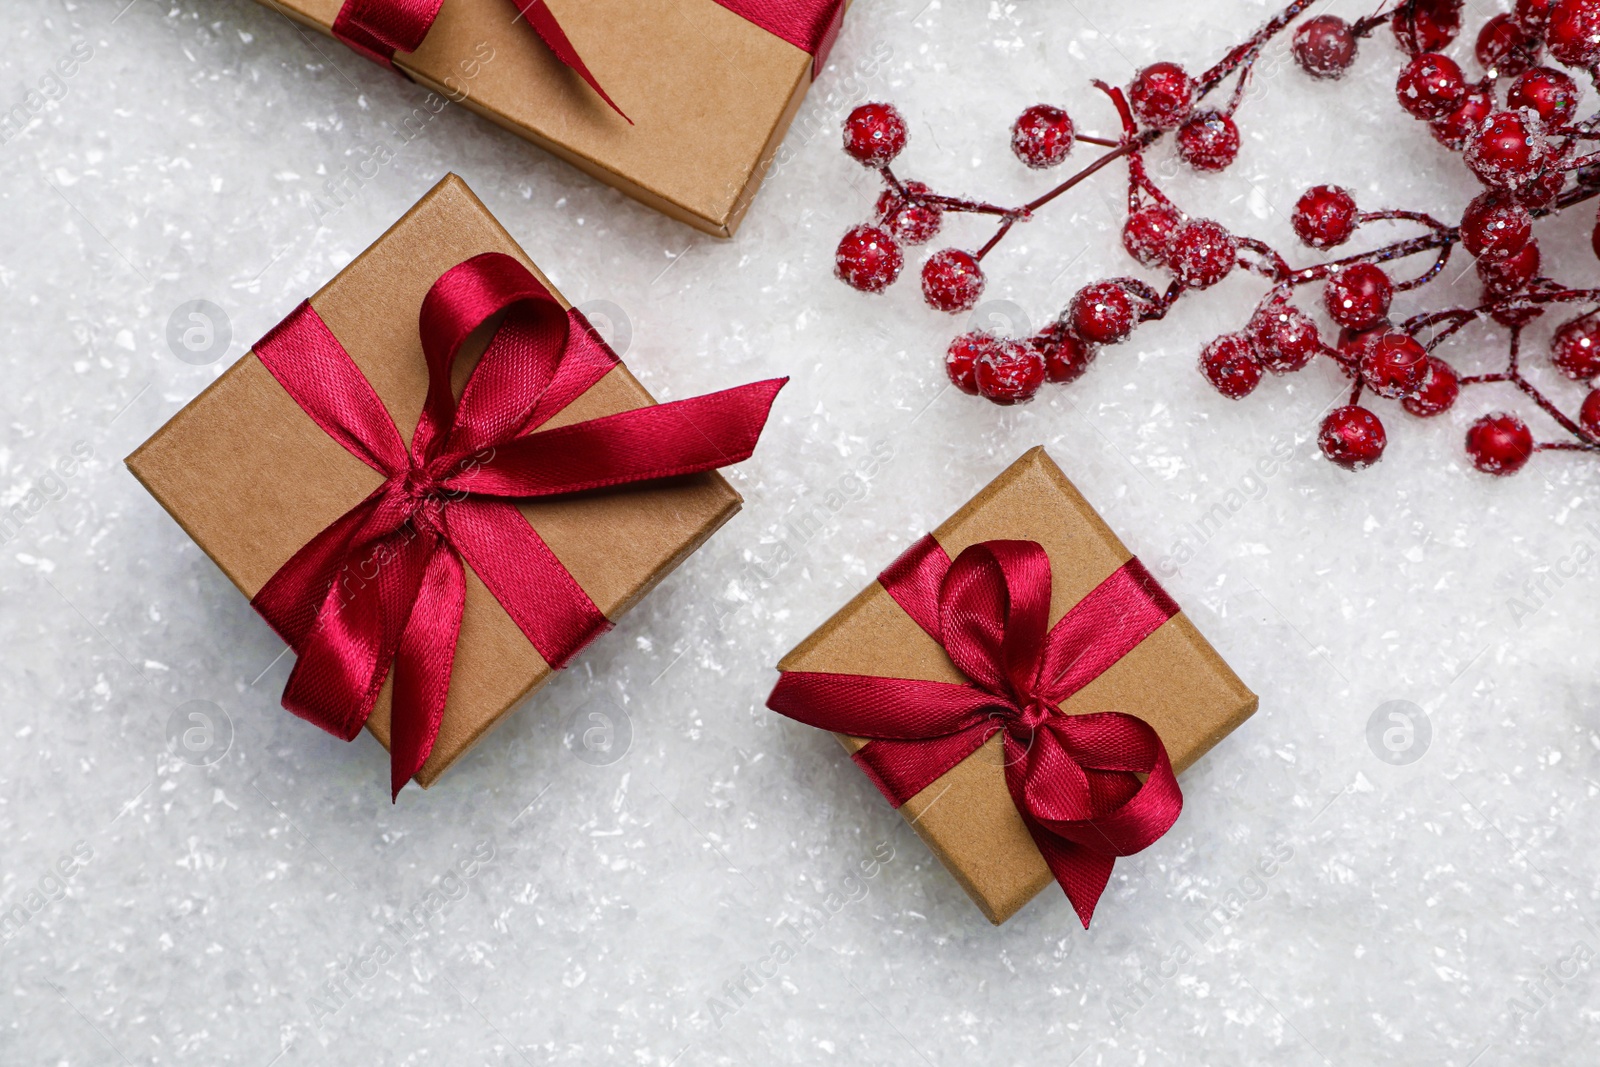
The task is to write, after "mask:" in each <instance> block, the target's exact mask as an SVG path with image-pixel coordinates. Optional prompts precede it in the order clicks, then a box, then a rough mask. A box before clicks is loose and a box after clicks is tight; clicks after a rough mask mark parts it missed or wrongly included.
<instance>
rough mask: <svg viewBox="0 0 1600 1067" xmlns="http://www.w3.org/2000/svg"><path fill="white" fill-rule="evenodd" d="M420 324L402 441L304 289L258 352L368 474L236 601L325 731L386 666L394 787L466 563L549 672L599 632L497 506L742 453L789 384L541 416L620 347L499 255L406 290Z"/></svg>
mask: <svg viewBox="0 0 1600 1067" xmlns="http://www.w3.org/2000/svg"><path fill="white" fill-rule="evenodd" d="M497 318H498V319H499V321H498V324H496V323H495V321H494V320H496V319H497ZM491 326H493V333H492V336H491V339H490V341H489V344H488V346H487V348H485V349H484V351H483V354H482V356H481V357H480V358H479V360H478V363H477V365H476V366H475V367H474V368H473V371H472V374H471V376H470V377H469V378H468V379H467V383H466V387H465V388H464V389H463V390H462V392H461V396H460V398H459V400H458V399H457V397H456V395H455V393H454V391H453V389H452V386H451V371H452V368H453V367H454V366H455V364H456V362H457V360H458V359H460V358H461V357H462V354H463V350H464V349H465V348H466V347H467V342H468V340H469V339H470V338H472V337H473V336H474V335H475V334H478V333H479V331H480V329H483V330H487V329H488V328H489V327H491ZM418 330H419V333H420V335H421V339H422V349H423V353H424V356H425V357H426V361H427V366H428V393H427V398H426V400H425V402H424V404H423V408H422V414H421V416H420V417H419V419H418V420H417V427H416V430H415V431H414V432H413V434H412V438H411V444H410V447H409V448H407V446H406V444H405V443H404V441H403V440H402V439H401V437H400V432H399V430H398V429H397V428H396V426H395V424H394V421H393V419H391V418H390V416H389V411H388V409H387V408H386V407H385V406H384V404H383V401H382V400H381V399H380V398H379V397H378V395H377V393H376V392H374V391H373V388H372V385H371V384H370V383H369V382H368V381H367V379H366V377H365V376H363V375H362V373H361V371H360V369H359V368H357V367H356V365H355V363H354V361H352V360H351V358H350V355H349V353H348V352H346V351H345V349H344V347H343V346H342V345H341V344H340V343H339V341H338V339H337V338H335V337H334V336H333V333H332V331H331V330H329V329H328V327H327V324H326V323H324V322H323V321H322V318H321V317H320V316H319V315H318V314H317V312H316V311H315V310H314V309H313V308H312V307H311V304H310V303H309V302H307V303H303V304H301V305H300V307H299V308H297V309H295V311H294V312H293V313H291V314H290V315H289V317H288V318H286V319H285V320H284V321H283V322H282V323H280V324H279V325H278V326H276V327H275V328H274V329H273V330H272V331H271V332H270V333H268V334H267V336H266V337H265V338H263V339H262V340H261V341H260V342H259V343H258V344H257V345H256V347H255V352H256V355H257V357H259V358H260V360H261V363H262V365H263V366H265V367H266V368H267V370H268V371H269V372H270V373H271V374H272V376H273V377H274V378H276V379H277V380H278V382H279V384H281V385H282V386H283V387H284V389H285V390H286V391H287V392H288V393H289V395H290V396H291V397H292V398H293V399H294V401H295V403H297V404H299V405H300V407H301V409H302V410H304V411H305V413H306V414H307V415H309V416H310V417H311V419H312V420H313V421H314V422H316V424H317V425H318V426H319V427H321V428H322V430H323V431H324V432H325V433H327V434H328V436H330V437H332V438H333V439H334V440H335V441H337V442H339V444H340V445H342V446H343V447H344V448H345V450H346V451H348V452H350V453H351V454H352V455H354V456H355V457H356V458H358V459H360V460H361V461H362V462H363V463H365V464H367V465H368V466H369V467H371V468H372V469H373V470H375V471H377V472H378V473H379V474H381V475H383V477H384V482H383V484H382V485H381V486H380V487H379V488H378V489H377V490H375V491H374V492H373V493H372V494H370V495H369V496H368V497H367V498H366V499H365V500H363V501H361V502H360V503H359V504H357V505H356V506H355V507H353V508H351V509H350V510H349V511H347V512H346V513H345V514H344V515H343V516H341V517H340V518H339V519H337V520H335V521H334V522H333V524H332V525H330V526H329V527H328V528H327V529H325V530H323V531H322V532H321V533H319V534H317V536H316V537H314V538H312V539H311V540H310V541H309V542H307V543H306V545H305V546H303V547H302V548H301V549H300V551H298V552H297V553H295V555H294V556H293V557H292V558H291V559H290V560H289V561H288V562H287V563H285V564H284V565H283V566H282V567H281V568H279V570H278V572H277V573H276V574H274V575H273V576H272V578H271V579H269V580H268V581H267V583H266V584H265V585H264V586H263V587H262V588H261V589H260V590H259V591H258V592H257V593H256V595H255V598H254V599H253V600H252V601H251V603H252V604H253V605H254V606H255V608H256V610H257V611H259V612H260V613H261V615H262V616H263V617H265V618H266V620H267V622H268V623H270V624H271V625H272V627H273V629H274V630H276V631H277V632H278V634H279V636H281V637H282V638H283V639H284V640H285V641H286V642H287V643H288V644H289V645H290V646H291V647H292V648H293V649H294V650H295V652H296V654H297V659H296V661H295V666H294V670H293V671H292V672H291V673H290V676H289V682H288V685H287V686H286V687H285V689H284V694H283V704H284V706H285V707H286V708H288V709H289V710H290V711H292V712H294V713H295V714H296V715H299V716H301V717H302V718H305V719H308V720H310V721H311V722H314V723H316V724H317V725H318V726H321V727H322V728H323V729H325V730H328V731H329V732H330V733H333V734H335V735H336V736H339V737H342V738H344V739H345V740H350V739H352V738H354V737H355V735H356V734H357V733H359V732H360V730H361V728H362V726H363V725H364V724H365V723H366V721H367V718H368V716H370V714H371V712H372V708H373V706H374V704H375V703H376V702H377V699H378V694H379V692H380V690H381V689H382V687H383V684H384V682H385V681H386V679H387V678H388V677H389V675H390V671H391V667H392V668H393V675H394V692H393V713H392V737H391V741H390V786H391V790H392V792H393V793H394V794H398V793H399V791H400V788H401V787H402V786H404V785H405V783H406V782H407V781H409V780H410V779H411V778H412V777H413V776H414V775H415V774H416V773H417V771H418V770H419V769H420V768H421V767H422V764H423V763H424V762H425V761H426V760H427V758H428V754H429V753H430V752H431V751H432V749H433V744H434V741H435V739H436V738H437V736H438V732H439V724H440V721H441V719H442V716H443V713H444V706H445V699H446V697H447V695H448V693H449V686H450V672H451V668H452V665H453V663H454V659H455V647H456V640H457V638H458V636H459V634H460V629H461V614H462V606H463V603H464V599H465V595H466V581H465V575H464V567H465V566H468V565H470V566H471V567H472V569H473V571H474V572H475V573H476V574H477V576H478V577H479V578H480V579H481V580H482V581H483V584H484V585H485V586H486V587H487V588H488V590H489V592H490V593H491V594H492V595H493V596H494V598H495V600H497V601H498V602H499V603H500V605H501V606H502V607H503V608H505V610H506V613H507V614H508V615H509V616H510V617H511V619H512V620H513V621H514V622H515V623H516V624H517V626H518V628H519V629H521V630H522V632H523V634H524V635H525V636H526V637H527V638H528V640H529V642H530V643H531V644H532V645H533V646H534V648H536V649H537V650H538V651H539V654H540V655H541V656H543V657H544V659H545V662H547V663H549V664H550V666H551V667H554V668H560V667H562V666H565V665H566V663H567V662H568V661H569V660H571V658H572V657H573V656H574V655H576V654H577V653H578V652H579V651H580V650H581V649H582V648H583V647H584V646H585V645H587V644H588V643H589V642H590V641H591V640H593V639H594V638H595V637H597V636H599V635H600V634H601V633H603V632H605V631H606V630H607V629H609V628H610V626H611V623H610V621H609V620H607V619H606V617H605V615H604V614H603V613H602V612H601V611H600V609H599V608H598V607H597V606H596V605H595V603H594V601H593V600H591V599H590V598H589V595H588V594H587V593H585V592H584V590H583V588H582V587H581V586H579V585H578V583H577V581H576V580H575V579H574V578H573V577H572V575H571V574H570V573H568V571H567V569H566V568H565V567H564V566H563V565H562V564H561V561H560V560H558V559H557V558H556V556H555V554H554V553H553V552H552V551H551V550H550V548H549V546H548V545H546V544H545V543H544V540H543V539H542V538H541V537H540V536H539V535H538V533H537V532H536V531H535V530H534V528H533V527H532V526H531V525H529V523H528V520H527V519H526V518H524V517H523V515H522V513H521V512H520V511H519V510H518V509H517V508H516V506H515V505H514V504H513V503H512V502H511V501H512V500H514V499H518V498H532V497H542V496H553V495H561V494H568V493H578V492H586V491H590V490H596V489H602V488H605V487H608V486H615V485H622V484H627V483H633V482H641V481H649V480H653V479H658V478H666V477H671V476H674V475H682V474H693V473H698V472H701V471H708V470H712V469H715V468H717V467H723V466H727V465H729V464H732V463H738V462H741V461H743V460H745V459H748V458H749V456H750V454H751V452H753V451H754V449H755V445H756V441H757V439H758V438H759V436H760V433H761V429H762V427H763V426H764V425H765V423H766V419H767V413H768V411H769V410H770V408H771V405H772V401H773V400H774V399H775V398H776V396H777V393H778V390H779V389H781V388H782V387H783V384H784V382H785V381H786V380H787V379H773V380H770V381H765V382H756V383H753V384H751V385H745V386H740V387H738V388H736V389H729V390H724V391H723V392H720V393H712V394H709V395H707V396H700V397H693V398H691V399H688V400H680V401H675V402H673V403H669V404H659V405H655V406H651V407H644V408H639V409H637V410H634V411H625V412H620V413H618V414H614V415H609V416H605V417H603V418H598V419H591V420H588V421H586V422H578V423H571V424H568V425H566V426H562V427H559V428H557V429H542V428H541V427H542V426H543V425H544V424H545V423H546V422H548V421H549V420H550V419H551V418H553V417H554V416H555V415H556V414H557V413H558V412H560V411H561V410H563V409H564V408H566V407H567V405H568V404H570V403H571V402H572V401H573V400H575V399H577V397H578V396H580V395H581V394H583V393H584V392H585V391H587V390H588V389H589V388H590V386H592V385H594V384H595V383H596V382H598V381H599V380H600V379H601V378H603V377H604V376H605V375H606V374H607V373H609V372H610V370H611V368H612V367H613V366H615V365H616V363H617V357H616V356H615V355H614V354H613V353H612V352H611V350H610V349H609V348H607V347H606V346H605V343H604V342H603V341H601V340H599V336H598V335H597V334H595V333H594V331H593V330H592V329H591V328H590V327H589V324H588V323H587V322H586V321H585V320H584V319H583V316H582V315H580V314H579V313H578V312H577V311H575V310H573V311H568V310H565V309H563V308H562V307H561V305H560V303H559V302H558V301H557V300H556V298H555V296H554V295H553V294H551V292H550V291H549V290H548V289H546V288H545V286H544V285H543V284H542V283H540V281H539V280H538V279H537V278H535V277H534V276H533V274H532V273H531V272H530V271H529V270H528V269H527V268H525V267H524V266H523V265H522V264H521V263H519V262H518V261H517V260H515V259H513V258H512V257H510V256H507V255H504V254H501V253H498V252H491V253H486V254H484V255H480V256H475V257H473V258H472V259H469V260H467V261H466V262H464V263H461V264H459V265H457V266H455V267H452V268H451V269H450V270H448V271H446V272H445V273H444V275H442V276H441V277H440V278H439V280H438V281H437V282H435V283H434V285H433V287H432V288H431V289H430V290H429V292H428V295H427V297H426V298H425V299H424V300H423V304H422V312H421V316H420V318H419V324H418Z"/></svg>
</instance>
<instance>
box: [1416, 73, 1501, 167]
mask: <svg viewBox="0 0 1600 1067" xmlns="http://www.w3.org/2000/svg"><path fill="white" fill-rule="evenodd" d="M1493 113H1494V96H1493V95H1492V94H1491V93H1490V92H1489V91H1488V90H1486V89H1481V88H1479V89H1468V90H1467V95H1466V98H1465V99H1464V100H1462V101H1461V106H1460V107H1458V108H1456V109H1455V110H1454V111H1452V112H1450V114H1448V115H1446V116H1445V117H1444V118H1442V119H1435V120H1434V121H1433V122H1431V123H1429V124H1428V128H1429V129H1430V130H1432V131H1433V136H1434V139H1435V140H1437V141H1438V142H1439V143H1440V144H1442V145H1444V146H1445V147H1446V148H1448V149H1450V150H1451V151H1454V152H1459V151H1461V150H1462V149H1463V148H1465V147H1466V146H1467V142H1468V141H1469V140H1471V139H1472V135H1473V134H1475V133H1477V132H1478V130H1479V129H1480V128H1482V126H1483V124H1484V123H1485V122H1486V121H1488V119H1489V116H1490V115H1491V114H1493Z"/></svg>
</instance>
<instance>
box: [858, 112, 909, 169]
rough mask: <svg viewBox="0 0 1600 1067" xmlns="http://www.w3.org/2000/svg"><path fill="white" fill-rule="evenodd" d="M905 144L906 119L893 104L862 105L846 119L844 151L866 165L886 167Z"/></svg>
mask: <svg viewBox="0 0 1600 1067" xmlns="http://www.w3.org/2000/svg"><path fill="white" fill-rule="evenodd" d="M905 146H906V120H905V119H904V118H902V117H901V116H900V112H899V111H897V110H895V107H894V105H893V104H862V105H861V106H860V107H858V108H856V109H855V110H854V111H852V112H850V117H849V118H847V119H845V120H844V150H845V152H846V153H848V154H849V156H850V158H851V159H854V160H855V161H856V162H857V163H860V164H861V165H862V166H864V167H883V166H887V165H888V164H889V163H890V161H892V160H893V159H894V157H895V156H898V155H899V154H900V150H901V149H902V148H904V147H905Z"/></svg>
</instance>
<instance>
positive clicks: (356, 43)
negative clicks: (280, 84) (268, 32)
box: [333, 0, 845, 123]
mask: <svg viewBox="0 0 1600 1067" xmlns="http://www.w3.org/2000/svg"><path fill="white" fill-rule="evenodd" d="M510 2H511V4H512V5H513V6H514V7H515V8H516V10H517V13H518V15H519V16H520V17H522V18H526V19H527V20H528V25H529V26H531V27H533V30H534V32H535V33H537V34H538V35H539V39H540V40H542V41H544V43H545V45H546V47H548V48H549V49H550V51H551V52H553V53H555V56H556V58H557V59H559V60H561V62H562V63H563V64H564V65H566V66H567V67H570V68H571V69H572V70H573V71H574V72H575V73H576V74H577V75H578V76H579V77H580V78H582V79H583V80H584V81H585V82H587V83H588V85H589V87H590V88H591V89H593V90H594V91H595V93H596V94H598V95H599V97H600V98H601V99H602V100H604V101H605V102H606V103H607V104H608V105H610V107H611V109H612V110H613V111H615V112H616V113H617V114H619V115H621V116H622V117H623V118H625V119H626V118H628V116H627V115H626V114H625V113H624V112H623V110H622V109H621V108H620V107H618V106H617V105H616V102H615V101H613V100H612V99H611V97H610V96H608V95H607V94H606V91H605V90H604V89H602V88H601V87H600V83H599V81H597V80H596V79H595V76H594V75H593V74H592V73H590V71H589V67H588V65H587V64H585V63H584V61H583V57H582V56H580V55H579V54H578V50H577V49H576V48H574V47H573V46H572V42H571V41H570V40H569V39H568V38H567V35H566V32H565V31H564V30H562V28H561V24H560V23H559V22H557V21H556V17H555V15H553V14H552V13H551V12H550V6H549V5H548V4H547V3H546V2H545V0H510ZM716 2H717V3H719V4H721V5H722V6H723V7H725V8H727V9H728V10H729V11H732V12H733V13H734V14H736V15H738V16H739V17H740V18H742V19H744V20H745V21H746V22H749V23H751V24H752V25H755V26H759V27H761V28H762V29H764V30H766V31H767V32H768V33H770V34H772V35H773V36H774V37H778V38H781V39H782V40H785V41H788V42H789V43H790V44H792V45H794V46H795V47H796V48H799V49H801V50H802V51H804V52H805V53H806V54H808V55H810V56H812V57H813V63H812V77H813V78H814V77H816V74H817V72H818V71H820V70H822V65H823V63H825V62H826V61H827V58H828V50H829V49H831V48H832V47H833V42H834V39H835V38H837V37H838V36H839V24H840V22H841V21H842V20H843V19H844V7H845V0H716ZM443 6H444V0H345V3H344V6H343V7H341V8H340V9H339V16H338V18H337V19H335V20H334V24H333V33H334V36H335V37H338V38H339V39H340V40H341V41H343V42H344V43H345V44H347V45H349V46H350V47H351V48H354V49H355V50H356V51H358V52H360V53H361V54H362V55H365V56H367V57H368V58H370V59H374V60H377V61H378V62H379V63H382V64H383V65H384V66H388V67H392V66H393V64H394V56H395V53H396V52H407V53H409V52H415V51H416V50H417V49H418V48H419V47H420V46H421V44H422V42H423V39H424V38H426V37H427V36H428V31H429V30H430V29H432V28H433V23H434V20H435V19H437V18H438V17H439V9H440V8H441V7H443ZM628 121H629V122H630V123H631V122H632V121H633V120H632V119H629V120H628Z"/></svg>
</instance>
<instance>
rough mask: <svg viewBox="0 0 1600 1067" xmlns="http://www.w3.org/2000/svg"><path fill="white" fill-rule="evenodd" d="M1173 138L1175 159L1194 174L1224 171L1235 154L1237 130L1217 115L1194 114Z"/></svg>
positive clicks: (1208, 112)
mask: <svg viewBox="0 0 1600 1067" xmlns="http://www.w3.org/2000/svg"><path fill="white" fill-rule="evenodd" d="M1177 138H1178V158H1179V159H1181V160H1183V161H1184V162H1185V163H1187V164H1189V166H1191V167H1193V168H1194V169H1195V170H1203V171H1212V172H1215V171H1219V170H1226V169H1227V168H1228V165H1229V164H1231V163H1232V162H1233V160H1234V157H1235V156H1237V155H1238V154H1239V127H1237V126H1235V125H1234V124H1233V120H1232V119H1230V118H1229V117H1228V116H1226V115H1224V114H1223V113H1222V112H1220V111H1196V112H1195V113H1194V114H1193V115H1191V116H1189V121H1187V122H1185V123H1184V124H1183V125H1182V126H1179V127H1178V134H1177Z"/></svg>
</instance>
